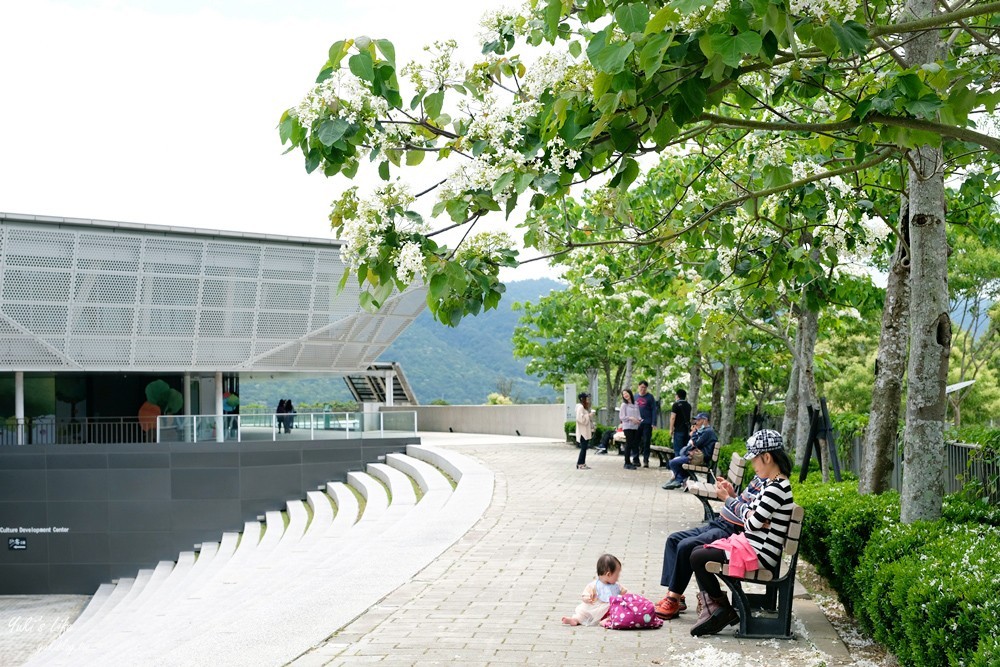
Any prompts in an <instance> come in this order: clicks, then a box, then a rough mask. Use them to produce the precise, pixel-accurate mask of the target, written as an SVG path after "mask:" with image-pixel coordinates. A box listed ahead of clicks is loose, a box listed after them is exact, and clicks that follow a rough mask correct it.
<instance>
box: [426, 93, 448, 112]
mask: <svg viewBox="0 0 1000 667" xmlns="http://www.w3.org/2000/svg"><path fill="white" fill-rule="evenodd" d="M443 105H444V91H443V90H439V91H437V92H436V93H431V94H430V95H428V96H427V97H425V98H424V113H425V114H427V117H428V118H437V117H438V116H440V115H441V107H442V106H443Z"/></svg>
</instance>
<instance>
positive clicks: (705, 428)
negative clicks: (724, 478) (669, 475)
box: [663, 412, 719, 489]
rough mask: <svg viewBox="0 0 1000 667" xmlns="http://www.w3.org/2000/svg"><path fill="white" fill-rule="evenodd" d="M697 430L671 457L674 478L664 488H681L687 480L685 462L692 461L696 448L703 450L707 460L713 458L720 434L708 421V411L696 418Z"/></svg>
mask: <svg viewBox="0 0 1000 667" xmlns="http://www.w3.org/2000/svg"><path fill="white" fill-rule="evenodd" d="M694 423H695V426H696V427H697V430H696V431H695V432H694V433H692V434H691V440H690V441H689V442H688V444H687V445H685V446H684V447H683V448H682V449H681V451H680V452H678V455H677V456H675V457H674V458H672V459H670V464H669V465H670V470H671V471H672V472H673V473H674V478H673V479H672V480H670V481H669V482H667V483H666V484H664V485H663V488H664V489H679V488H681V487H682V486H684V482H686V481H687V478H688V474H687V472H685V470H684V464H685V463H690V462H691V452H692V451H693V450H694V449H699V450H701V453H702V454H703V455H704V457H705V458H704V460H705V461H710V460H711V459H712V452H714V451H715V443H717V442H719V436H717V435H716V434H715V430H714V429H712V427H711V426H710V425H709V423H708V413H707V412H699V413H698V414H697V415H695V418H694Z"/></svg>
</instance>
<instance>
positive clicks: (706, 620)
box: [690, 429, 794, 637]
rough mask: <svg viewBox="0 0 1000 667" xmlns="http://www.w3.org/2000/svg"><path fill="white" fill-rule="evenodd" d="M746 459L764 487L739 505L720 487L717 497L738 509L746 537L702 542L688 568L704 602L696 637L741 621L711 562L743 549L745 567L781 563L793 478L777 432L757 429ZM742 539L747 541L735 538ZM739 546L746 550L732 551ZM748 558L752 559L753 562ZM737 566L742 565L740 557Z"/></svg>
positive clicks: (772, 567) (693, 631) (773, 567)
mask: <svg viewBox="0 0 1000 667" xmlns="http://www.w3.org/2000/svg"><path fill="white" fill-rule="evenodd" d="M744 458H746V459H747V460H748V461H751V462H752V464H753V471H754V473H755V474H756V475H757V477H760V478H761V479H763V480H764V486H763V488H762V489H761V491H760V493H759V494H757V496H755V497H754V499H753V500H752V501H751V502H750V503H749V504H746V505H738V504H737V503H738V500H737V499H736V498H734V497H732V496H729V489H728V488H723V490H722V493H720V495H719V499H720V500H723V499H725V502H726V507H730V509H734V510H738V511H739V514H740V516H741V518H742V519H743V526H744V533H743V535H741V536H739V537H738V538H729V539H728V540H723V541H724V542H728V544H720V545H718V546H714V545H712V544H706V545H705V546H702V547H699V548H697V549H695V550H694V551H692V552H691V561H690V562H691V570H692V571H693V572H694V576H695V579H696V580H697V581H698V588H699V591H700V592H699V593H698V596H699V598H700V599H701V603H702V609H701V614H700V615H699V616H698V621H697V622H696V623H695V625H694V627H692V628H691V634H692V635H694V636H695V637H699V636H701V635H711V634H715V633H717V632H719V631H720V630H722V629H723V628H724V627H726V626H727V625H732V624H733V623H736V622H737V621H739V615H738V614H737V613H736V610H735V609H734V608H733V606H732V604H731V603H730V601H729V598H728V597H727V596H726V594H725V593H723V592H722V587H721V585H720V583H719V578H718V577H717V576H716V575H715V574H713V573H711V572H709V571H708V569H707V565H708V564H709V563H711V562H715V563H729V562H730V561H729V556H728V553H729V552H728V551H726V549H732V552H733V555H734V558H735V557H736V555H737V552H738V551H739V554H740V555H743V551H749V552H751V553H750V554H749V555H750V556H751V560H753V563H752V565H750V566H749V567H747V569H752V568H753V566H757V567H762V568H767V569H769V570H776V569H777V568H778V566H779V565H780V564H781V552H782V549H783V548H784V545H785V538H786V536H787V535H788V526H789V524H790V523H791V518H792V506H793V505H794V503H793V501H792V487H791V484H790V483H789V481H788V476H789V475H791V474H792V462H791V461H790V460H789V458H788V454H786V453H785V448H784V443H783V442H782V440H781V434H780V433H778V432H777V431H772V430H769V429H766V430H763V431H757V432H756V433H754V434H753V435H752V436H750V438H749V439H748V440H747V453H746V456H745V457H744ZM723 493H725V494H726V495H723ZM744 536H745V538H746V539H745V540H741V539H739V538H743V537H744ZM734 542H737V543H735V544H734ZM740 546H742V547H745V549H739V550H738V549H736V547H740ZM752 556H756V558H755V559H753V558H752ZM734 562H736V561H735V560H734ZM740 564H741V565H745V564H746V563H745V561H742V559H741V563H740Z"/></svg>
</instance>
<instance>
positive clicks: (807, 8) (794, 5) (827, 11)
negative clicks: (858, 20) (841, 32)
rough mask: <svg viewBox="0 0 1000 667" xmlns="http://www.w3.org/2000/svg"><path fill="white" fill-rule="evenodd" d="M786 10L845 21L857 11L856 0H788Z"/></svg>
mask: <svg viewBox="0 0 1000 667" xmlns="http://www.w3.org/2000/svg"><path fill="white" fill-rule="evenodd" d="M788 11H789V12H790V13H792V14H794V15H796V16H812V17H813V18H817V19H827V18H836V19H839V20H841V21H846V20H849V19H853V18H854V17H855V15H856V14H857V13H858V0H789V1H788Z"/></svg>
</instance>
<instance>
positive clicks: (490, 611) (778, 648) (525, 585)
mask: <svg viewBox="0 0 1000 667" xmlns="http://www.w3.org/2000/svg"><path fill="white" fill-rule="evenodd" d="M421 436H422V438H423V439H424V442H426V443H427V444H433V445H436V446H444V447H455V448H456V449H457V450H458V451H461V452H462V453H463V454H466V455H469V456H472V457H474V458H476V459H477V460H479V461H481V462H482V463H483V464H485V465H486V466H487V467H488V468H489V469H490V470H492V471H493V472H494V473H495V475H496V477H495V480H496V481H495V486H494V489H493V501H492V503H491V504H490V506H489V508H488V509H487V511H486V513H485V514H484V515H483V517H482V519H481V520H479V522H478V523H476V524H475V525H474V527H473V528H472V529H471V530H470V531H468V532H467V533H465V534H464V536H462V537H461V538H460V539H459V540H458V541H457V542H455V543H454V544H452V545H451V546H450V547H449V548H447V549H446V550H445V551H444V552H443V553H442V554H441V556H440V557H438V558H437V559H436V560H435V561H434V562H433V563H432V564H431V565H430V566H428V567H426V568H424V569H423V570H421V571H420V572H418V573H417V575H416V576H415V577H414V578H413V579H412V580H411V581H410V582H409V583H407V584H404V585H403V586H401V587H399V588H397V589H396V590H395V591H394V592H393V593H391V594H389V595H388V596H387V597H386V598H384V599H383V600H381V601H380V602H379V603H378V604H376V605H374V606H372V607H371V608H370V609H368V610H367V611H366V612H364V613H362V614H361V615H360V616H358V617H357V618H356V619H354V620H353V621H352V622H350V623H348V624H347V625H345V626H344V627H342V628H341V629H340V630H339V631H336V632H334V633H333V634H332V635H331V636H330V637H329V638H328V639H327V640H326V641H325V642H323V643H322V644H320V645H319V646H316V647H314V648H313V649H312V650H310V651H308V652H306V653H305V654H303V655H301V656H299V657H298V658H297V659H295V660H294V661H292V662H291V664H293V665H295V667H312V666H314V665H335V666H340V665H367V664H372V663H377V664H381V665H400V666H401V665H421V666H426V665H491V666H492V665H497V666H499V665H515V664H518V665H524V664H531V665H611V664H636V665H643V664H645V665H660V664H662V665H666V664H677V665H683V666H684V667H716V666H723V665H724V666H726V667H737V666H740V665H747V666H752V667H756V666H760V667H764V666H765V665H766V666H767V667H781V666H783V665H787V666H789V667H793V666H794V667H819V666H820V665H822V666H824V667H831V666H833V665H850V664H852V662H851V659H850V655H849V653H848V651H847V649H846V647H845V646H844V645H843V643H842V642H841V641H840V639H839V638H838V637H837V635H836V633H835V631H834V630H833V628H832V627H831V626H830V624H829V623H828V622H827V620H826V617H825V616H824V615H823V614H822V613H821V612H820V611H819V610H818V609H817V607H816V606H815V604H813V603H812V601H811V600H809V599H805V598H802V599H797V600H796V602H795V616H796V619H795V621H794V622H793V629H795V631H796V633H797V635H798V638H797V639H795V640H792V641H781V640H766V641H761V640H738V639H736V638H735V637H734V636H733V631H732V629H729V630H725V631H723V632H722V633H721V634H719V635H717V636H715V637H709V638H702V639H698V638H694V637H691V636H690V634H689V629H690V627H691V625H692V624H693V622H694V616H695V615H694V609H693V605H692V609H691V610H690V611H688V612H686V613H685V614H682V615H681V617H680V618H678V619H676V620H673V621H668V622H665V623H664V626H663V628H661V629H658V630H646V631H610V630H604V629H602V628H599V627H597V628H584V627H575V628H573V627H569V626H564V625H562V624H561V623H560V618H561V617H562V616H564V615H567V614H569V613H570V612H572V610H573V608H574V607H575V606H576V604H577V601H578V599H579V595H580V592H581V590H582V589H583V587H584V586H585V585H586V584H587V583H588V582H589V581H590V580H591V579H592V578H593V577H594V574H595V573H594V566H595V563H596V561H597V558H598V556H599V555H600V554H601V553H604V552H605V551H607V552H610V553H613V554H615V555H617V556H618V557H619V558H620V559H621V560H622V562H623V571H622V578H621V583H622V584H624V585H625V586H626V587H627V588H628V589H629V590H630V591H632V592H637V593H641V594H643V595H645V596H646V597H648V598H650V599H652V600H654V601H655V600H658V599H659V598H660V597H662V595H663V592H664V589H663V588H662V587H661V586H660V585H659V579H660V566H661V561H662V553H663V544H664V541H665V539H666V536H667V535H668V534H669V533H670V532H672V531H674V530H678V529H681V528H686V527H689V526H691V525H694V524H696V523H698V521H699V519H700V517H701V514H702V511H701V506H700V504H699V503H698V501H697V500H696V499H695V498H693V497H690V496H688V495H687V494H684V493H681V492H677V491H664V490H662V489H660V484H661V483H662V482H663V481H664V480H665V479H666V474H667V473H666V471H665V470H662V471H661V470H660V469H658V468H650V469H640V470H636V471H629V470H624V469H623V468H622V459H621V458H620V457H617V456H613V455H611V456H597V455H594V453H593V452H590V454H589V455H588V461H587V462H588V464H589V465H591V466H592V469H591V470H579V471H578V470H576V468H575V463H576V450H575V448H574V447H572V446H571V445H569V444H566V443H564V442H555V441H551V440H542V439H537V438H516V437H512V436H480V435H468V434H438V433H423V434H421ZM654 465H655V462H654ZM345 576H346V577H349V576H350V573H349V572H348V573H345ZM694 592H695V589H694V585H693V582H692V587H691V588H690V589H689V590H688V592H687V593H688V598H689V599H692V598H693V597H694ZM18 599H19V598H0V665H18V664H21V663H22V662H24V661H25V660H26V659H27V658H28V657H30V655H31V654H33V653H34V652H35V651H36V650H38V649H39V648H41V647H42V646H45V645H47V644H48V643H49V642H50V641H52V639H53V638H54V637H55V636H56V635H57V634H58V632H59V629H60V628H61V627H62V625H64V624H65V623H67V622H70V621H72V619H73V618H75V616H76V615H77V614H78V613H79V610H80V609H81V608H82V606H83V604H85V602H86V598H81V597H80V596H36V597H33V598H23V599H22V600H26V601H27V600H30V601H31V602H28V603H27V606H23V605H22V606H18V605H19V604H21V603H18V602H17V600H18ZM29 617H30V618H32V619H34V620H33V621H32V624H33V625H37V626H38V627H39V628H46V630H45V632H38V631H30V632H29V631H26V630H25V629H24V625H23V621H24V619H26V618H29ZM18 619H21V621H20V622H21V625H18ZM292 658H293V656H289V660H292ZM206 661H207V662H210V661H211V660H210V659H209V656H206Z"/></svg>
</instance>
